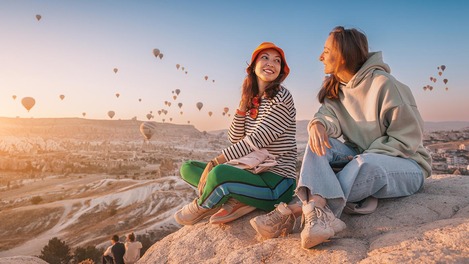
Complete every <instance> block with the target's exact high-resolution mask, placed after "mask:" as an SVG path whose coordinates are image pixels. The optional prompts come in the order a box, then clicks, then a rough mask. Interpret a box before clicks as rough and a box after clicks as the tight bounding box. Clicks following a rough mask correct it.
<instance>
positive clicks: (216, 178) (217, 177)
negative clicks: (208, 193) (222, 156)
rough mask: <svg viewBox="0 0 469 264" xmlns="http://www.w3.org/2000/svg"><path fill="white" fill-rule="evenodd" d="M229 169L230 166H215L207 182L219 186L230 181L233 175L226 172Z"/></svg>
mask: <svg viewBox="0 0 469 264" xmlns="http://www.w3.org/2000/svg"><path fill="white" fill-rule="evenodd" d="M230 167H231V166H230V165H225V164H220V165H218V166H216V167H215V168H213V169H212V170H211V171H210V172H209V174H208V179H207V181H210V182H211V183H213V184H215V185H219V184H222V183H224V182H226V181H228V180H230V179H232V178H233V177H232V174H233V173H229V172H227V171H228V170H230V169H231V168H230Z"/></svg>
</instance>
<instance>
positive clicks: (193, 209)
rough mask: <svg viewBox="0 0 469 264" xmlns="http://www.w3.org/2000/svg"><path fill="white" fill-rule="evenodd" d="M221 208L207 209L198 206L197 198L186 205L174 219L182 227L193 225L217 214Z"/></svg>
mask: <svg viewBox="0 0 469 264" xmlns="http://www.w3.org/2000/svg"><path fill="white" fill-rule="evenodd" d="M218 209H220V207H215V208H211V209H206V208H203V207H200V206H199V205H198V204H197V198H196V199H194V201H192V202H191V203H190V204H186V205H185V206H184V207H182V208H181V209H179V211H177V212H176V213H175V214H174V219H175V220H176V222H178V223H179V224H181V225H193V224H195V223H197V222H199V221H200V220H202V219H204V218H205V217H208V216H211V215H213V214H214V213H216V212H217V211H218Z"/></svg>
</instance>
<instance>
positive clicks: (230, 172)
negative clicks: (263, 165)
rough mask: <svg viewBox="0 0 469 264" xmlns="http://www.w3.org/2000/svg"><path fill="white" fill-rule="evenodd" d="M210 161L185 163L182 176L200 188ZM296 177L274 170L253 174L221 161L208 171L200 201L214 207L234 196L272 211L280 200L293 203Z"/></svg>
mask: <svg viewBox="0 0 469 264" xmlns="http://www.w3.org/2000/svg"><path fill="white" fill-rule="evenodd" d="M206 165H207V163H204V162H199V161H187V162H185V163H183V164H182V166H181V169H180V172H181V176H182V178H183V179H184V181H186V182H187V183H189V184H190V185H192V186H194V187H197V185H198V184H199V180H200V177H201V175H202V172H203V171H204V169H205V166H206ZM295 188H296V180H295V179H291V178H285V177H282V176H280V175H278V174H275V173H272V172H268V171H267V172H262V173H259V174H253V173H251V172H249V171H247V170H242V169H238V168H235V167H233V166H230V165H226V164H220V165H218V166H216V167H215V168H213V169H212V170H211V171H210V173H209V174H208V177H207V181H206V184H205V187H204V190H203V193H202V195H201V196H200V197H199V199H198V204H199V205H200V206H202V207H204V208H213V207H215V206H217V205H220V204H223V203H225V202H226V201H227V200H228V199H229V198H230V197H233V198H235V199H236V200H238V201H240V202H242V203H245V204H247V205H250V206H254V207H256V208H259V209H262V210H265V211H271V210H273V209H274V208H275V207H274V205H276V204H279V203H280V202H284V203H289V202H290V201H291V200H292V198H293V192H294V190H295Z"/></svg>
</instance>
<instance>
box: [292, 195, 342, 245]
mask: <svg viewBox="0 0 469 264" xmlns="http://www.w3.org/2000/svg"><path fill="white" fill-rule="evenodd" d="M303 217H304V225H305V226H304V228H303V231H301V246H302V247H303V248H312V247H314V246H316V245H318V244H321V243H322V242H325V241H327V240H328V239H329V238H331V237H332V236H334V235H335V234H336V233H338V232H340V231H342V230H344V229H345V223H344V222H343V221H342V220H340V219H338V218H336V217H335V215H334V214H333V213H332V211H331V210H330V209H329V207H327V206H326V207H324V208H319V207H315V206H314V203H313V202H310V203H308V204H306V205H304V206H303Z"/></svg>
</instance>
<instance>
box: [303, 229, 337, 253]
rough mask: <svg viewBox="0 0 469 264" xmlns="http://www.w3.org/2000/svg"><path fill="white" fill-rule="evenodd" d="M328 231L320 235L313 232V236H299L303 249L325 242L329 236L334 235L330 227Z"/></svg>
mask: <svg viewBox="0 0 469 264" xmlns="http://www.w3.org/2000/svg"><path fill="white" fill-rule="evenodd" d="M328 231H329V232H325V233H323V234H322V235H321V236H318V235H317V232H316V234H314V237H310V238H306V239H303V237H301V247H303V248H304V249H310V248H312V247H315V246H317V245H319V244H321V243H323V242H326V241H327V240H328V239H329V238H331V237H333V236H334V230H333V229H332V228H331V229H330V230H328Z"/></svg>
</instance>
